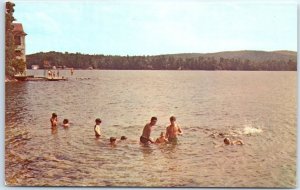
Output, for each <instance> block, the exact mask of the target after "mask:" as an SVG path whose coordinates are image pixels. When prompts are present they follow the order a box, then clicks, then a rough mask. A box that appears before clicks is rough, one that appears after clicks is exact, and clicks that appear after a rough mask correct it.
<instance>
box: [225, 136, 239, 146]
mask: <svg viewBox="0 0 300 190" xmlns="http://www.w3.org/2000/svg"><path fill="white" fill-rule="evenodd" d="M224 144H225V145H244V142H243V141H242V140H240V139H239V140H230V138H227V137H226V138H225V139H224Z"/></svg>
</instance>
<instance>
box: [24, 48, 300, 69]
mask: <svg viewBox="0 0 300 190" xmlns="http://www.w3.org/2000/svg"><path fill="white" fill-rule="evenodd" d="M26 59H27V68H31V67H32V66H33V65H34V66H38V67H39V68H46V69H47V68H52V67H53V66H55V67H56V68H74V69H91V70H92V69H100V70H253V71H256V70H266V71H296V70H297V52H293V51H285V50H283V51H272V52H265V51H233V52H219V53H208V54H202V53H182V54H167V55H157V56H112V55H87V54H81V53H68V52H65V53H61V52H54V51H51V52H46V53H42V52H40V53H36V54H31V55H27V57H26Z"/></svg>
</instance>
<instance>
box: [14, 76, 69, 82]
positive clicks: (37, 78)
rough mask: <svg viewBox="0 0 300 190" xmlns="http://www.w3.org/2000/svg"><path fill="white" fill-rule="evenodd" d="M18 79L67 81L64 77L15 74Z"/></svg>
mask: <svg viewBox="0 0 300 190" xmlns="http://www.w3.org/2000/svg"><path fill="white" fill-rule="evenodd" d="M15 79H17V80H18V81H67V80H68V78H64V77H34V76H15Z"/></svg>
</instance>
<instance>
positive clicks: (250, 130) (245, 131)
mask: <svg viewBox="0 0 300 190" xmlns="http://www.w3.org/2000/svg"><path fill="white" fill-rule="evenodd" d="M261 132H263V130H262V129H261V128H259V127H253V126H252V125H251V124H250V125H249V124H248V125H245V127H244V129H243V134H244V135H251V134H256V133H261Z"/></svg>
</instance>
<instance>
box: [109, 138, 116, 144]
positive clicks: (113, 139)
mask: <svg viewBox="0 0 300 190" xmlns="http://www.w3.org/2000/svg"><path fill="white" fill-rule="evenodd" d="M116 140H117V139H116V137H110V138H109V141H110V142H111V143H112V142H115V141H116Z"/></svg>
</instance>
